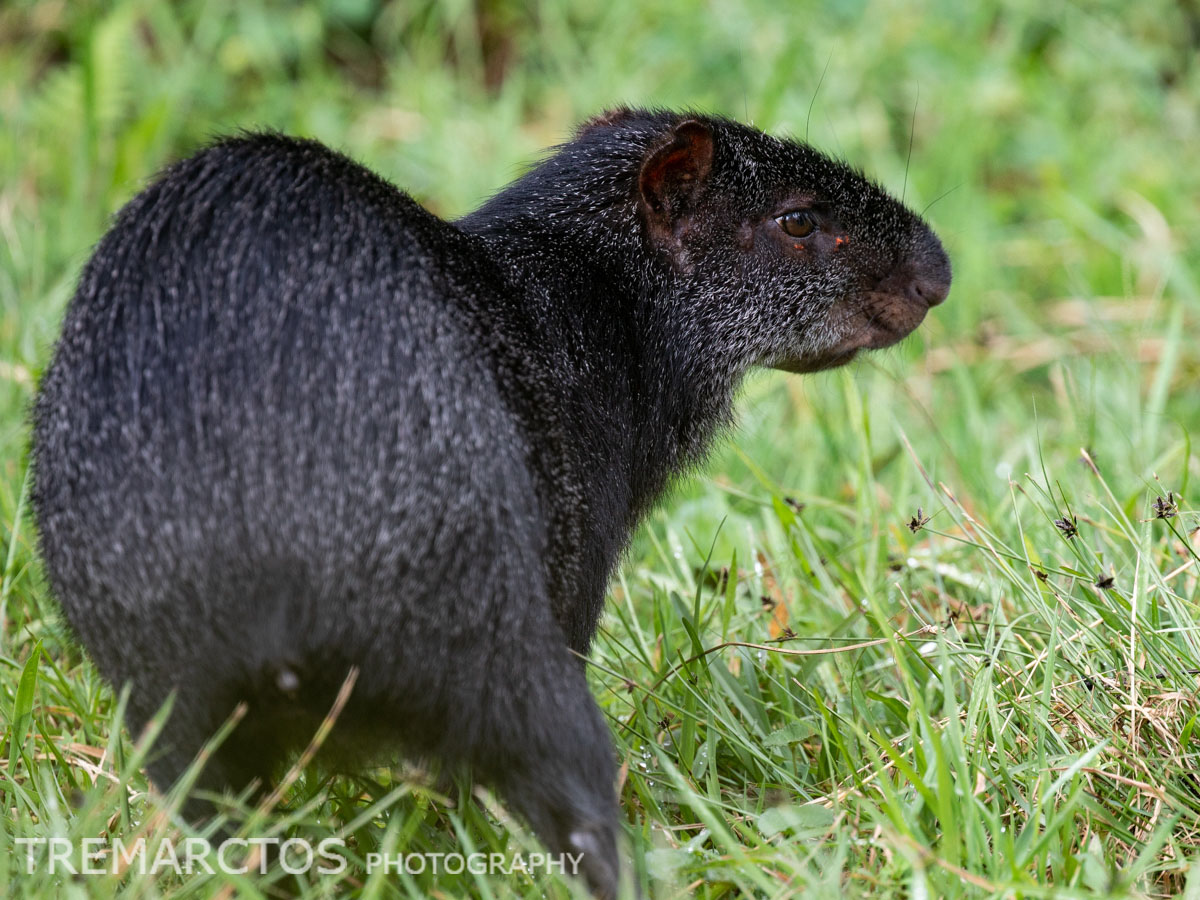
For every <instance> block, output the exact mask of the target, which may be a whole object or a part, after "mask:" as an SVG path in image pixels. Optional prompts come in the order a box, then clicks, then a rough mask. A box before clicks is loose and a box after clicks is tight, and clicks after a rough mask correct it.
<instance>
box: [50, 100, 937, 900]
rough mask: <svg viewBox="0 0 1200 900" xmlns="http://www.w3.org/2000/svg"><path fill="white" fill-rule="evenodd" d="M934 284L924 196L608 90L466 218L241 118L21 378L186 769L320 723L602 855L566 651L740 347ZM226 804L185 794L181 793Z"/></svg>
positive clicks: (597, 717)
mask: <svg viewBox="0 0 1200 900" xmlns="http://www.w3.org/2000/svg"><path fill="white" fill-rule="evenodd" d="M949 285H950V266H949V262H948V260H947V258H946V254H945V253H944V251H943V250H942V247H941V244H940V243H939V242H938V239H937V238H936V237H935V236H934V235H933V233H932V232H931V231H930V229H929V228H928V227H927V226H926V224H925V223H924V222H923V221H922V220H921V218H920V217H919V216H917V215H915V214H913V213H912V212H910V211H909V210H908V209H906V208H905V207H904V206H903V205H901V204H900V203H898V202H897V201H896V200H894V199H892V198H891V197H890V196H888V195H887V194H886V193H885V192H884V191H883V190H882V189H880V188H879V187H877V186H876V185H874V184H872V183H871V182H870V181H868V180H866V179H865V178H864V177H862V176H861V175H860V174H858V173H856V172H854V171H852V170H851V169H850V168H848V167H847V166H845V165H842V164H841V163H838V162H835V161H834V160H831V159H829V158H828V157H826V156H823V155H821V154H820V153H818V152H817V151H816V150H813V149H812V148H810V147H808V146H805V145H803V144H799V143H794V142H791V141H787V140H780V139H777V138H774V137H770V136H768V135H765V134H763V133H761V132H759V131H756V130H754V129H752V128H749V127H746V126H743V125H740V124H737V123H735V122H732V121H728V120H725V119H721V118H712V117H706V116H698V115H687V114H676V113H671V112H650V111H640V110H617V111H615V112H612V113H609V114H606V115H604V116H602V117H599V118H596V119H594V120H592V121H590V122H588V123H586V124H585V125H583V126H582V127H581V128H580V129H579V131H578V132H577V134H576V135H575V137H574V139H573V140H571V141H570V142H569V143H566V144H564V145H562V146H560V147H559V148H557V149H556V150H555V152H554V153H553V154H552V155H551V156H549V157H548V158H547V159H546V160H544V161H543V162H542V163H541V164H539V165H537V166H536V167H534V168H533V169H532V170H531V171H530V172H529V173H528V174H526V175H525V176H524V177H522V178H520V179H519V180H518V181H516V182H515V183H513V184H512V185H510V186H509V187H507V188H506V189H505V190H503V191H501V192H500V193H499V194H497V195H496V196H495V197H493V198H492V199H491V200H490V201H488V202H487V203H486V204H484V206H483V207H482V208H480V209H479V210H477V211H476V212H474V213H472V214H471V215H469V216H467V217H466V218H464V219H461V220H459V221H457V222H453V223H451V222H445V221H442V220H440V219H438V218H436V217H434V216H433V215H431V214H430V213H428V212H426V211H425V210H424V209H422V208H421V207H420V206H418V205H417V204H416V203H415V202H414V201H413V200H412V199H410V198H409V197H408V196H407V195H405V194H404V193H402V192H400V191H399V190H397V189H396V188H395V187H393V186H392V185H391V184H389V183H387V182H386V181H384V180H382V179H381V178H379V177H377V176H376V175H374V174H372V173H371V172H369V171H367V170H366V169H364V168H363V167H361V166H359V165H357V164H356V163H354V162H352V161H350V160H349V159H347V158H346V157H344V156H341V155H339V154H338V153H335V152H333V151H332V150H329V149H327V148H326V147H324V146H322V145H320V144H318V143H314V142H312V141H306V140H296V139H293V138H288V137H282V136H279V135H274V134H259V135H247V136H241V137H236V138H232V139H228V140H224V141H221V142H219V143H217V144H215V145H214V146H211V147H209V148H208V149H205V150H203V151H202V152H200V153H199V154H197V155H196V156H194V157H192V158H190V159H188V160H185V161H183V162H181V163H178V164H176V165H174V166H172V167H170V168H169V169H167V170H166V171H165V172H164V173H163V174H162V175H161V177H159V178H158V180H157V181H155V182H154V183H153V184H152V185H151V186H149V187H148V188H147V189H146V190H145V191H143V192H142V193H141V194H140V195H139V196H137V197H136V198H135V199H134V200H133V201H132V202H130V203H129V204H128V205H127V206H126V207H125V208H124V210H122V211H121V213H120V214H119V215H118V216H117V218H116V221H115V223H114V224H113V226H112V228H111V230H110V231H109V232H108V234H107V235H106V236H105V237H104V238H103V239H102V240H101V242H100V243H99V245H98V247H97V248H96V251H95V254H94V255H93V257H92V259H91V261H90V262H89V264H88V265H87V267H86V268H85V270H84V272H83V274H82V277H81V279H80V283H79V287H78V291H77V293H76V294H75V297H74V299H73V300H72V302H71V304H70V307H69V309H68V311H67V314H66V319H65V322H64V325H63V332H62V337H61V339H60V340H59V342H58V345H57V347H56V350H55V353H54V357H53V361H52V362H51V364H50V367H49V369H48V370H47V372H46V374H45V377H44V379H43V382H42V386H41V391H40V394H39V396H38V399H37V403H36V408H35V428H34V480H35V488H34V507H35V511H36V518H37V524H38V526H39V530H40V538H41V548H42V553H43V557H44V559H45V564H46V570H47V572H48V575H49V579H50V583H51V586H52V589H53V591H54V593H55V594H56V595H57V597H58V599H59V601H60V602H61V605H62V609H63V612H64V613H65V616H66V619H67V622H68V623H69V625H70V627H71V629H72V631H73V632H74V634H75V635H76V636H77V637H78V639H79V641H80V642H81V643H82V644H83V646H84V647H85V648H86V649H87V650H88V652H89V653H90V654H91V657H92V659H93V660H94V661H95V663H96V665H97V667H98V668H99V670H100V672H101V673H102V674H103V675H104V676H105V678H107V679H108V680H109V681H111V682H112V683H113V684H114V685H118V686H120V685H122V684H125V683H129V684H130V685H131V687H132V693H131V697H130V704H129V725H130V727H131V728H132V729H133V731H134V732H135V733H136V732H137V731H138V730H139V729H140V728H141V727H142V726H143V725H144V724H145V723H146V721H147V720H148V719H149V718H150V717H151V716H152V715H153V714H154V713H155V712H156V711H157V710H158V709H159V708H160V705H161V704H162V703H163V702H164V701H165V700H166V699H167V698H168V695H170V694H171V693H172V692H174V694H175V702H174V707H173V711H172V714H171V717H170V720H169V722H168V725H167V728H166V731H165V732H164V734H163V736H162V738H161V741H160V746H159V748H158V755H157V757H156V759H155V761H153V762H152V763H151V765H150V766H149V771H150V776H151V778H152V779H153V781H154V782H155V783H156V784H157V785H158V786H159V787H161V788H166V787H169V786H170V785H171V784H172V782H173V781H174V780H175V779H176V778H177V777H178V776H179V774H180V773H181V772H182V771H183V770H184V769H185V768H186V767H187V766H188V765H189V763H190V762H191V761H192V759H193V757H194V756H195V754H196V752H197V750H198V749H199V748H200V747H201V746H202V744H203V743H204V742H205V741H206V740H207V739H208V738H209V737H210V736H211V735H212V734H213V732H214V731H215V730H216V729H217V728H218V727H219V726H220V724H221V723H222V722H224V721H225V720H226V718H227V717H228V716H229V715H230V713H231V711H232V710H233V709H234V707H235V705H236V704H238V703H239V702H242V701H244V702H246V703H247V704H248V710H249V711H248V713H247V715H246V717H245V719H244V720H243V721H242V722H241V724H240V725H239V726H238V727H237V728H236V729H235V731H234V732H233V734H232V736H231V737H230V738H229V740H228V741H227V742H226V743H225V744H224V745H222V747H221V748H220V751H219V752H218V753H217V754H216V755H215V756H214V757H213V758H212V759H211V760H210V761H209V762H208V764H207V766H206V768H205V769H204V772H203V776H202V779H201V784H200V787H203V788H208V789H210V790H213V789H215V790H220V789H223V788H233V789H240V788H243V787H244V786H246V785H247V784H248V783H250V782H251V781H252V780H253V779H260V780H261V783H262V784H264V785H269V784H270V782H271V778H272V776H273V775H276V774H277V773H278V771H279V768H280V766H281V764H282V763H285V762H286V761H287V760H288V757H289V754H292V753H294V752H295V751H296V750H297V749H298V748H299V747H302V746H303V745H304V744H305V743H306V742H307V741H308V739H309V738H310V737H311V735H312V732H313V730H314V729H315V727H316V725H317V723H319V722H320V720H321V719H322V718H323V717H324V716H325V715H326V714H327V713H328V711H329V709H330V705H331V702H332V700H333V698H334V696H335V694H336V693H337V691H338V688H339V687H340V686H341V684H342V683H343V680H344V679H345V678H346V675H347V672H348V671H349V670H350V668H351V667H357V669H358V671H359V675H358V679H357V683H356V684H355V687H354V689H353V693H352V695H351V698H350V700H349V702H348V704H347V706H346V708H345V709H344V711H343V713H342V716H341V718H340V719H339V721H338V723H337V725H336V727H335V728H334V736H333V738H332V741H333V744H332V745H331V746H332V750H331V752H333V753H335V754H339V755H345V754H353V752H354V751H358V750H361V751H362V754H363V755H364V756H365V755H368V754H373V753H376V752H377V751H378V750H379V748H381V747H383V748H387V749H389V750H391V751H392V752H394V753H402V754H408V755H412V756H417V757H431V758H437V759H441V760H444V761H446V762H448V763H450V764H454V765H458V764H466V765H469V766H470V767H472V768H473V769H474V771H475V772H476V773H477V775H478V776H480V777H481V778H483V779H485V780H487V781H488V782H489V783H491V784H492V785H494V786H496V787H497V788H498V789H499V790H500V791H501V793H502V794H503V795H504V796H506V797H507V798H508V800H509V801H510V802H511V803H512V804H513V806H514V807H515V808H516V809H517V810H519V811H520V812H521V813H522V814H523V815H524V816H525V817H526V818H527V819H528V821H529V822H530V824H531V825H532V826H533V827H534V828H535V829H536V830H537V832H538V833H539V834H540V835H541V837H542V838H543V839H544V840H545V842H546V844H547V846H548V847H549V848H550V849H551V850H553V851H557V852H570V853H579V852H582V853H584V854H585V856H584V862H583V865H582V874H584V875H585V877H586V878H587V879H588V881H589V883H590V885H591V887H592V889H593V890H594V891H595V892H596V893H597V894H598V895H602V896H607V895H611V894H612V893H613V892H614V891H615V889H616V885H617V881H618V862H617V851H616V841H615V836H616V831H617V810H616V799H615V791H614V785H613V779H614V760H613V754H612V749H611V743H610V740H609V735H608V731H607V728H606V726H605V722H604V720H603V718H602V716H601V714H600V712H599V710H598V708H597V707H596V705H595V703H594V702H593V701H592V699H591V697H590V696H589V694H588V690H587V685H586V682H585V678H584V670H583V665H582V663H581V662H580V660H579V658H578V657H576V656H575V655H574V654H573V653H572V652H571V651H572V650H574V651H578V652H579V653H584V652H586V651H587V649H588V645H589V642H590V641H591V638H592V635H593V632H594V631H595V628H596V623H597V619H598V617H599V615H600V612H601V607H602V604H603V599H604V594H605V585H606V581H607V579H608V577H609V575H610V573H611V572H612V570H613V567H614V565H615V563H616V562H617V559H618V557H619V555H620V553H621V552H622V549H623V548H624V547H625V545H626V543H627V541H628V539H629V537H630V533H631V531H632V530H633V528H634V527H635V525H636V524H637V522H638V521H639V519H640V517H641V516H642V515H643V514H644V513H645V512H646V511H647V509H648V508H649V507H650V506H651V505H652V504H653V503H654V502H655V500H656V499H657V498H658V497H659V496H660V494H661V493H662V492H663V489H664V487H665V486H666V485H667V483H668V482H669V481H670V479H671V478H672V477H673V476H676V475H677V474H678V473H680V472H681V471H682V470H684V469H685V468H687V467H689V466H691V465H693V464H695V463H697V462H698V461H699V460H700V458H701V457H702V455H703V453H704V451H705V449H706V447H707V446H708V445H709V443H710V441H711V439H712V438H713V436H714V435H715V434H716V433H717V432H718V431H720V430H721V428H722V427H723V426H725V425H726V424H728V423H729V421H730V417H731V414H730V409H731V403H732V398H733V396H734V393H735V390H736V388H737V386H738V384H739V381H740V380H741V378H742V376H743V374H744V373H745V372H746V371H747V370H748V369H750V368H751V367H754V366H772V367H775V368H782V369H788V370H791V371H795V372H808V371H815V370H818V369H824V368H829V367H832V366H837V365H841V364H842V363H845V362H847V361H848V360H850V359H851V358H852V357H853V356H854V355H855V354H856V353H858V352H859V351H861V350H865V349H871V348H877V347H884V346H887V345H889V344H892V343H894V342H895V341H898V340H899V339H900V338H902V337H904V336H905V335H907V334H908V333H909V332H910V331H912V330H913V329H914V328H915V327H916V326H917V325H918V324H919V323H920V322H921V320H922V319H923V318H924V316H925V313H926V311H927V310H928V309H929V307H931V306H933V305H935V304H937V303H940V302H941V301H942V300H943V299H944V298H945V297H946V294H947V291H948V290H949ZM210 809H211V808H209V807H205V806H204V805H203V804H201V803H199V802H195V801H193V802H192V803H191V804H190V805H189V807H188V808H187V812H188V815H189V816H192V817H194V818H199V817H202V816H203V815H204V814H205V813H206V811H210Z"/></svg>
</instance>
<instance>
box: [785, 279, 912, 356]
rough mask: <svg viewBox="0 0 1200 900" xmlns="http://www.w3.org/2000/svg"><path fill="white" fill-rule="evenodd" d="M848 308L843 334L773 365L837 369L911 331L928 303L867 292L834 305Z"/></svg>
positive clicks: (896, 341) (834, 312)
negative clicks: (830, 342)
mask: <svg viewBox="0 0 1200 900" xmlns="http://www.w3.org/2000/svg"><path fill="white" fill-rule="evenodd" d="M839 307H840V308H841V309H842V310H845V309H846V307H851V309H850V310H849V311H847V312H845V313H843V316H842V322H841V324H840V326H839V327H838V329H837V330H838V331H839V332H841V333H842V334H844V335H845V336H844V337H843V338H842V340H840V341H839V342H837V343H836V344H834V345H833V346H832V347H829V348H828V349H826V350H823V351H821V352H819V353H814V354H805V355H804V356H802V357H798V358H793V359H787V360H784V361H782V362H779V363H776V364H775V366H774V367H773V368H776V369H781V370H783V371H785V372H794V373H797V374H805V373H808V372H821V371H824V370H826V369H836V368H837V367H838V366H844V365H845V364H846V363H848V362H850V360H852V359H854V357H856V356H857V355H858V354H859V351H862V350H882V349H883V348H884V347H890V346H892V345H893V344H896V343H899V342H900V341H902V340H904V338H906V337H908V336H909V335H910V334H912V332H913V331H915V330H916V328H917V326H919V325H920V324H921V322H923V321H924V320H925V314H926V313H927V312H928V311H929V307H928V306H926V305H925V304H924V303H921V302H914V301H913V300H910V299H908V298H906V297H902V296H899V295H896V294H891V293H882V292H875V291H872V292H869V293H865V294H858V295H855V296H853V297H849V298H846V299H845V300H842V301H841V302H840V303H839V304H837V305H836V306H835V307H834V311H833V315H835V316H836V315H837V313H838V311H839Z"/></svg>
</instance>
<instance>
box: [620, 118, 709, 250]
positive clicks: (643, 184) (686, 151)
mask: <svg viewBox="0 0 1200 900" xmlns="http://www.w3.org/2000/svg"><path fill="white" fill-rule="evenodd" d="M712 160H713V134H712V129H711V128H709V127H708V126H707V125H705V124H704V123H703V122H699V121H697V120H695V119H688V120H687V121H685V122H680V123H679V124H678V125H676V126H675V128H674V129H672V131H671V134H670V136H669V137H668V138H667V139H666V141H665V142H664V143H663V144H662V145H661V146H659V147H657V148H656V149H654V150H652V151H650V153H649V154H648V155H647V156H646V159H645V161H644V162H643V163H642V172H641V175H640V177H639V178H638V189H639V190H640V191H641V194H642V200H643V202H644V203H645V204H646V210H647V214H648V217H649V219H650V223H651V225H652V226H653V227H654V228H655V229H656V230H658V229H662V230H663V231H665V232H671V231H673V230H674V225H675V223H676V221H677V220H678V219H679V217H680V216H681V215H683V214H684V213H685V212H686V211H687V209H688V207H690V206H691V205H692V203H693V201H694V200H695V199H696V198H697V196H699V194H700V192H701V190H702V189H703V188H704V184H705V182H707V181H708V176H709V173H710V172H711V171H712Z"/></svg>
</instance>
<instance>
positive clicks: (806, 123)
mask: <svg viewBox="0 0 1200 900" xmlns="http://www.w3.org/2000/svg"><path fill="white" fill-rule="evenodd" d="M832 59H833V51H832V50H830V51H829V56H828V57H826V59H825V68H823V69H822V70H821V77H820V78H818V79H817V88H816V90H814V91H813V95H812V99H811V100H809V101H808V118H807V119H805V120H804V143H806V144H807V143H808V126H809V125H811V124H812V111H813V104H815V103H816V102H817V94H819V93H821V85H823V84H824V83H825V73H826V72H828V71H829V63H830V61H831V60H832Z"/></svg>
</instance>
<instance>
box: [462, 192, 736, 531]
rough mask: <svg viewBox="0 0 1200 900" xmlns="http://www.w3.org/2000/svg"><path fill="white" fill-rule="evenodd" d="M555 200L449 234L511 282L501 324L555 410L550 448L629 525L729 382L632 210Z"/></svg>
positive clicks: (473, 219)
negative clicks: (478, 248)
mask: <svg viewBox="0 0 1200 900" xmlns="http://www.w3.org/2000/svg"><path fill="white" fill-rule="evenodd" d="M558 196H561V195H558ZM502 198H503V195H501V198H497V200H500V199H502ZM555 199H556V202H555V203H553V204H551V208H546V206H541V207H540V208H539V206H538V205H537V204H532V205H528V204H527V205H525V206H523V207H521V208H519V210H517V211H515V212H514V211H513V208H512V206H510V205H508V204H504V203H498V202H497V201H493V202H492V203H489V204H488V205H486V206H485V207H483V208H482V209H481V210H479V211H478V212H477V213H475V214H472V215H471V216H468V217H467V218H466V219H464V220H462V221H460V222H459V223H458V225H459V227H460V228H462V229H463V230H464V231H467V232H468V233H473V234H475V235H477V236H479V237H481V238H483V239H484V240H485V241H486V243H487V245H488V248H489V254H488V255H489V256H490V257H491V258H492V259H494V260H495V261H496V262H497V263H498V264H499V265H501V266H502V267H503V268H504V269H505V275H506V277H507V278H508V279H510V280H511V282H512V283H513V286H514V290H513V292H512V295H511V298H509V299H510V300H511V304H512V307H511V308H510V309H508V310H507V311H506V312H505V314H504V316H503V317H502V319H503V320H504V321H505V322H506V323H507V324H501V325H500V327H501V328H503V329H504V330H506V331H508V332H509V333H508V334H506V335H505V338H506V340H509V341H515V342H517V343H518V344H521V345H524V351H523V354H524V353H527V354H528V356H529V358H528V359H526V360H524V362H526V363H530V364H532V365H533V367H534V371H533V373H532V375H533V377H534V378H536V379H538V380H541V379H542V378H544V379H545V383H549V384H552V385H553V390H555V392H556V393H557V394H558V397H559V398H560V401H561V402H562V404H563V407H562V409H561V411H560V412H561V415H558V416H556V418H557V421H555V422H553V423H551V425H552V427H551V431H552V433H554V434H555V435H556V438H557V440H558V441H559V442H560V443H562V444H565V446H560V452H563V451H565V452H567V453H568V454H569V455H570V456H572V457H573V458H574V461H575V463H576V465H577V466H578V467H579V472H580V474H581V476H582V477H583V478H584V479H585V480H587V481H591V482H593V484H592V485H591V486H592V487H600V488H601V490H600V491H597V492H593V493H591V496H593V497H594V496H603V497H606V498H608V500H609V501H610V502H611V503H612V506H613V507H614V508H612V509H609V510H606V511H605V512H606V513H608V514H611V515H614V516H616V517H619V518H620V519H621V520H622V525H623V526H624V527H625V528H629V527H631V526H632V525H633V524H634V523H635V522H636V520H637V517H638V516H639V515H640V514H641V513H643V512H644V511H645V510H646V509H647V508H648V507H649V506H650V505H651V504H652V503H653V502H654V501H655V500H656V499H657V497H658V496H659V495H660V494H661V492H662V490H663V488H664V487H665V486H666V485H667V483H668V482H669V480H670V479H671V477H672V476H673V475H675V474H676V473H678V472H680V471H682V470H684V469H686V468H688V467H689V466H691V465H692V464H694V463H695V462H697V461H699V459H700V457H701V456H702V455H703V452H704V450H705V449H706V447H707V446H708V444H709V442H710V440H711V438H712V437H713V435H714V434H715V433H716V432H717V431H718V430H720V429H721V428H722V427H723V426H724V425H725V423H726V422H727V421H728V419H729V415H730V406H731V398H732V395H733V392H734V389H735V387H736V381H737V379H738V377H739V376H740V373H739V372H738V370H737V368H736V366H735V365H733V364H732V363H731V362H729V361H726V360H725V359H724V358H723V356H722V353H721V344H720V340H719V338H720V335H719V334H703V333H702V331H703V329H704V327H705V326H704V325H703V323H700V322H698V321H696V320H694V319H693V318H692V317H687V316H680V315H679V314H678V313H677V312H675V311H677V310H679V309H681V308H683V307H684V306H685V304H683V303H681V302H680V300H681V295H682V293H683V292H685V291H686V290H687V288H686V284H685V282H684V281H683V279H682V278H681V277H680V276H678V275H677V274H676V273H675V272H674V271H673V270H672V268H671V266H670V264H669V262H668V261H666V260H665V259H659V258H656V257H655V256H653V255H652V252H651V250H650V249H649V248H648V247H647V245H646V242H645V239H644V238H643V236H642V234H641V233H640V230H639V228H637V227H636V224H635V223H636V221H637V220H636V216H637V210H636V208H635V206H634V203H633V202H632V201H629V202H628V203H627V204H623V205H620V206H617V205H614V206H612V207H610V208H609V209H608V210H606V211H605V212H604V213H603V214H598V215H594V216H591V217H588V218H587V219H586V220H585V219H584V218H582V217H580V216H579V215H578V214H576V215H575V216H568V215H565V214H564V213H563V211H562V210H561V209H560V208H554V207H555V206H557V204H558V202H560V201H557V197H556V198H555ZM506 207H507V208H506ZM505 213H509V214H507V215H506V214H505ZM535 402H537V401H536V400H535ZM536 414H537V415H539V416H545V415H547V414H551V415H553V414H554V411H546V410H542V411H537V412H536ZM541 424H545V423H544V419H543V422H542V423H541ZM601 481H603V484H599V482H601ZM626 492H627V493H626ZM622 494H623V495H624V496H618V495H622ZM622 539H623V538H622Z"/></svg>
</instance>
